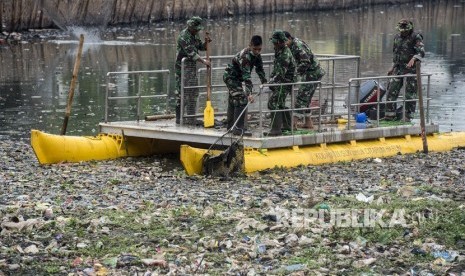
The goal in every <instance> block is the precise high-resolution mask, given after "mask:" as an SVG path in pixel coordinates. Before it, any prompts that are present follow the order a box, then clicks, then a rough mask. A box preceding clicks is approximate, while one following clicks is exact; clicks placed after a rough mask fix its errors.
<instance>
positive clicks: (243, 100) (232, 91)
mask: <svg viewBox="0 0 465 276" xmlns="http://www.w3.org/2000/svg"><path fill="white" fill-rule="evenodd" d="M223 81H224V83H225V84H226V86H227V87H228V91H229V96H228V104H229V105H231V106H232V107H241V106H245V105H247V103H248V99H247V95H246V94H245V92H244V90H243V88H242V81H240V80H239V78H238V77H235V76H231V75H229V74H228V73H227V72H225V73H224V75H223Z"/></svg>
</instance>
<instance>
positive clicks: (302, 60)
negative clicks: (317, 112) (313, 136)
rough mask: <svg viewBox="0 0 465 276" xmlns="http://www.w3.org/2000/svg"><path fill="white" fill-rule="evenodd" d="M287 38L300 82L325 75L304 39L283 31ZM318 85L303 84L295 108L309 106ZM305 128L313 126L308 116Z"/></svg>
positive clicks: (314, 79) (318, 78)
mask: <svg viewBox="0 0 465 276" xmlns="http://www.w3.org/2000/svg"><path fill="white" fill-rule="evenodd" d="M284 34H285V35H286V38H287V43H286V45H287V47H289V49H290V50H291V52H292V55H293V57H294V59H295V61H296V64H297V68H296V69H297V74H298V76H299V77H300V81H301V82H308V81H319V80H321V78H322V77H323V76H324V75H325V73H326V72H325V70H324V69H323V68H321V66H320V63H319V61H318V59H317V58H316V57H315V55H314V54H313V52H312V50H311V49H310V47H309V46H308V44H307V43H305V41H303V40H300V39H298V38H297V37H293V36H292V35H291V34H290V33H289V32H286V31H285V32H284ZM317 87H318V85H317V84H303V85H301V87H300V89H299V92H298V94H297V96H296V99H295V108H307V107H309V106H310V103H311V101H312V97H313V94H315V90H316V88H317ZM299 113H311V112H310V111H309V110H306V111H303V112H302V111H300V112H299ZM304 127H305V128H313V122H312V119H311V118H310V117H306V118H305V124H304Z"/></svg>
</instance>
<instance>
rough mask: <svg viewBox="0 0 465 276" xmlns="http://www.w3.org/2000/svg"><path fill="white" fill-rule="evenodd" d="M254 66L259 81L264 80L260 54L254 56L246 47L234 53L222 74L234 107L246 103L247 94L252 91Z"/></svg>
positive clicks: (262, 81)
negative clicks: (243, 87)
mask: <svg viewBox="0 0 465 276" xmlns="http://www.w3.org/2000/svg"><path fill="white" fill-rule="evenodd" d="M254 67H255V72H256V73H257V75H258V77H259V78H260V81H261V83H265V82H266V78H265V70H263V61H262V57H261V55H257V56H254V55H253V53H252V51H251V50H250V49H249V48H248V47H247V48H245V49H243V50H242V51H240V52H239V53H237V54H236V56H235V57H234V58H233V59H232V63H231V64H228V66H227V67H226V70H225V71H224V74H223V80H224V82H225V83H226V86H227V87H228V89H229V99H228V101H229V103H230V104H232V105H233V106H235V107H239V106H244V105H246V104H247V96H249V95H250V94H251V93H252V88H253V85H252V80H251V73H252V69H253V68H254ZM242 82H244V83H245V92H244V91H243V89H242Z"/></svg>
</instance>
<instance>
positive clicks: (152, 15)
mask: <svg viewBox="0 0 465 276" xmlns="http://www.w3.org/2000/svg"><path fill="white" fill-rule="evenodd" d="M407 2H413V1H402V2H401V1H393V0H345V1H337V0H311V1H303V0H300V1H295V0H292V1H291V0H281V1H266V0H254V1H250V0H241V1H231V0H229V1H209V0H195V1H174V0H161V1H160V0H157V1H154V0H142V1H128V0H126V1H123V0H115V1H108V0H92V1H91V0H83V1H71V2H70V1H64V0H58V1H52V0H45V1H35V0H3V1H1V2H0V32H3V31H6V32H18V31H25V30H28V29H44V28H54V27H55V28H61V29H66V27H67V26H72V25H79V26H100V27H101V26H106V25H118V24H136V23H137V24H138V23H144V24H146V23H152V22H159V21H171V20H179V19H185V18H188V17H191V16H192V15H197V16H201V17H206V18H224V17H231V16H238V15H243V14H247V15H252V14H263V13H265V14H266V13H276V12H294V11H305V10H307V11H317V10H329V9H347V8H351V9H354V8H359V7H364V6H369V5H377V4H394V5H397V4H400V3H407Z"/></svg>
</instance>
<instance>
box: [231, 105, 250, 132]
mask: <svg viewBox="0 0 465 276" xmlns="http://www.w3.org/2000/svg"><path fill="white" fill-rule="evenodd" d="M244 107H245V106H240V107H234V119H233V120H234V122H235V121H236V120H237V124H236V127H235V128H234V130H233V134H234V135H240V136H252V133H251V132H250V131H247V129H246V128H245V123H244V122H245V111H244V113H243V114H242V116H240V117H239V115H241V113H242V110H244ZM238 118H239V119H238Z"/></svg>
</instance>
